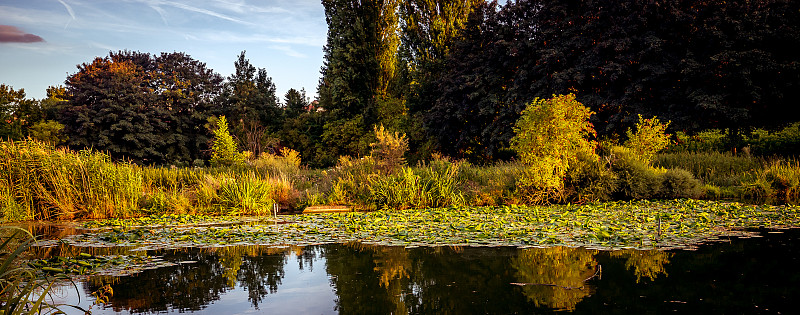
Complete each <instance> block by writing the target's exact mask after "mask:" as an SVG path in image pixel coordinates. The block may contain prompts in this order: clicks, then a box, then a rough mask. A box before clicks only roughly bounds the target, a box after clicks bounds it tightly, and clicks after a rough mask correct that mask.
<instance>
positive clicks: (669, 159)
mask: <svg viewBox="0 0 800 315" xmlns="http://www.w3.org/2000/svg"><path fill="white" fill-rule="evenodd" d="M764 163H765V161H764V159H762V158H756V157H751V156H741V155H739V156H736V155H733V154H731V153H727V152H725V153H720V152H679V153H662V154H658V155H657V156H656V157H655V159H654V161H653V165H655V166H657V167H663V168H680V169H684V170H687V171H689V172H690V173H692V175H694V176H695V177H696V178H697V179H700V180H701V181H703V182H704V183H705V184H708V185H715V186H721V187H729V186H739V185H740V184H741V183H742V182H743V181H746V180H747V179H748V178H749V177H751V176H752V174H753V173H755V172H757V171H759V170H760V169H761V168H763V166H762V165H763V164H764Z"/></svg>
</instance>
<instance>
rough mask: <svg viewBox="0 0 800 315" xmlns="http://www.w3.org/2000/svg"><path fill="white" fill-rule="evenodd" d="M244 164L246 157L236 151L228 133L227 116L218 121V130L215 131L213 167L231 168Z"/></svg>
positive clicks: (212, 147) (212, 156) (234, 143)
mask: <svg viewBox="0 0 800 315" xmlns="http://www.w3.org/2000/svg"><path fill="white" fill-rule="evenodd" d="M242 163H244V155H242V153H240V152H239V151H238V150H237V149H236V142H234V141H233V137H231V134H230V132H228V121H227V120H226V119H225V116H220V117H219V119H218V120H217V129H215V130H214V144H213V145H212V146H211V166H231V165H237V164H242Z"/></svg>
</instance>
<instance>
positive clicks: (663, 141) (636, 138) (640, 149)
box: [624, 115, 670, 163]
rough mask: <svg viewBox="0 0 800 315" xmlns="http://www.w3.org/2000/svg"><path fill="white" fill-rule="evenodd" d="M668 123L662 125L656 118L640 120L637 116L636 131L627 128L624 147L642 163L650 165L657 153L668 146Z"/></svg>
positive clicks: (640, 117) (640, 116)
mask: <svg viewBox="0 0 800 315" xmlns="http://www.w3.org/2000/svg"><path fill="white" fill-rule="evenodd" d="M669 123H670V122H667V123H666V124H662V123H661V122H660V121H659V120H658V118H657V117H653V118H650V119H642V115H639V122H637V123H636V131H635V132H632V131H631V129H630V128H628V131H627V132H626V133H627V135H628V141H625V144H624V146H625V147H627V148H630V149H631V150H633V152H634V153H636V156H637V157H638V158H639V159H641V160H642V161H645V162H647V163H650V162H651V161H652V159H653V156H654V155H655V154H656V153H658V151H661V150H663V149H664V148H666V147H667V146H668V145H669V135H668V134H667V133H666V130H667V127H668V126H669Z"/></svg>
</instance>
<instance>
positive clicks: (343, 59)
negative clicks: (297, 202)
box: [319, 0, 399, 163]
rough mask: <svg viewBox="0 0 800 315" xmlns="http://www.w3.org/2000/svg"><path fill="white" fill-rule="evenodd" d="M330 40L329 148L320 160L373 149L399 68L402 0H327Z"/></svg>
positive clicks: (325, 87)
mask: <svg viewBox="0 0 800 315" xmlns="http://www.w3.org/2000/svg"><path fill="white" fill-rule="evenodd" d="M322 4H323V6H324V7H325V19H326V21H327V23H328V41H327V44H326V45H325V48H324V51H325V57H324V58H325V60H324V64H323V68H322V78H321V79H320V85H319V102H320V106H322V107H323V108H325V110H326V111H327V114H326V115H325V119H326V122H325V127H324V132H323V137H322V140H323V142H324V143H325V145H326V146H327V147H328V148H329V149H328V154H326V155H325V156H324V157H320V159H324V160H326V161H327V163H333V161H334V160H335V159H336V157H337V156H339V155H359V154H364V153H366V152H367V150H368V144H369V143H370V142H371V141H370V140H371V139H370V138H371V135H370V133H371V131H372V127H373V126H374V125H375V124H376V122H377V112H378V101H379V100H380V99H381V98H382V97H383V96H384V95H385V92H386V90H387V89H388V86H389V82H390V81H392V77H393V76H394V73H395V68H394V67H395V66H396V62H395V59H394V56H395V54H396V50H397V45H398V44H399V40H398V37H397V36H398V35H397V32H396V30H397V17H396V15H395V14H396V10H397V4H398V1H397V0H370V1H352V0H324V1H323V2H322Z"/></svg>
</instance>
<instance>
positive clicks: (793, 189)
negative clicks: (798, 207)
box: [744, 160, 800, 203]
mask: <svg viewBox="0 0 800 315" xmlns="http://www.w3.org/2000/svg"><path fill="white" fill-rule="evenodd" d="M744 186H745V192H746V193H747V194H748V195H749V196H751V197H772V198H775V199H776V200H777V201H779V202H789V203H797V202H798V201H800V161H797V160H788V161H786V160H774V161H770V162H769V163H768V164H767V165H766V166H765V167H764V169H763V170H762V171H760V172H758V173H757V175H756V176H755V178H753V179H752V180H751V181H749V182H746V183H744Z"/></svg>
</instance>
